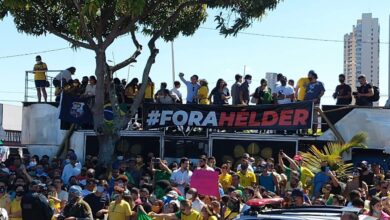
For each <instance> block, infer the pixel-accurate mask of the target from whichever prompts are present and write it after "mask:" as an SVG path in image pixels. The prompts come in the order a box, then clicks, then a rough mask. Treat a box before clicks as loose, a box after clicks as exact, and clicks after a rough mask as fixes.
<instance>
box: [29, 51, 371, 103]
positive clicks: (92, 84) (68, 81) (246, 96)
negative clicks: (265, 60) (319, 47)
mask: <svg viewBox="0 0 390 220" xmlns="http://www.w3.org/2000/svg"><path fill="white" fill-rule="evenodd" d="M36 62H37V63H36V64H35V66H34V79H35V85H36V88H37V95H38V101H39V102H40V101H41V96H43V97H44V100H45V101H47V94H46V90H45V87H47V86H48V85H50V82H47V78H46V71H47V70H48V68H47V65H46V63H44V62H42V58H41V56H37V57H36ZM75 72H76V68H75V67H70V68H68V69H66V70H63V71H61V72H60V73H59V74H58V75H56V76H55V77H54V80H53V85H54V86H55V87H56V88H58V89H57V90H56V95H59V94H60V93H61V92H62V91H65V92H68V93H70V94H73V95H78V96H84V97H94V96H95V94H96V77H95V76H90V77H88V76H84V77H83V78H82V80H81V82H80V80H79V79H72V75H73V74H74V73H75ZM179 77H180V80H181V81H182V83H183V84H184V85H185V86H186V89H187V96H186V97H182V93H181V92H180V90H179V89H180V87H181V83H180V82H179V81H175V82H174V85H173V88H172V89H168V86H167V83H166V82H162V83H161V85H160V88H159V89H156V88H155V84H154V82H153V81H152V79H151V78H150V77H149V79H148V82H147V85H146V90H145V93H144V100H143V101H144V102H146V103H160V104H174V103H187V104H203V105H209V104H214V105H227V104H230V103H231V104H232V105H249V104H251V103H252V104H256V105H261V104H286V103H291V102H295V101H313V102H314V104H315V105H319V104H320V101H321V97H322V96H323V95H324V93H325V87H324V84H323V82H320V81H318V75H317V73H316V72H315V71H313V70H310V71H309V72H308V74H307V76H305V77H302V78H300V79H299V80H298V81H297V84H296V85H294V82H295V81H294V80H293V79H288V78H287V76H285V75H283V74H281V73H279V74H277V82H276V83H275V84H274V85H268V82H267V80H266V79H261V80H260V85H259V86H257V87H256V90H255V92H254V93H251V92H250V88H249V87H250V85H251V83H252V76H251V75H249V74H247V75H245V76H242V75H240V74H236V75H235V83H234V84H233V85H232V86H231V88H230V89H229V87H228V84H227V83H226V81H225V80H224V79H222V78H221V79H218V81H217V83H216V85H215V87H213V88H209V85H208V81H207V79H199V77H198V75H192V76H191V77H190V79H189V80H187V79H186V78H185V75H184V73H180V74H179ZM358 80H359V83H360V86H359V87H357V88H356V90H354V91H352V88H351V87H350V86H349V85H347V84H346V83H345V75H343V74H340V75H339V82H340V84H339V85H338V86H337V87H336V89H335V92H334V93H333V97H334V98H335V99H336V104H337V105H349V104H351V103H352V97H354V98H355V100H356V103H355V104H356V105H359V106H372V105H373V102H374V101H373V99H375V98H373V96H374V95H375V91H374V88H373V86H372V85H371V84H370V83H369V82H367V80H366V76H365V75H360V76H359V77H358ZM113 83H114V85H115V92H116V96H117V98H118V102H119V103H126V104H132V103H133V101H134V98H135V96H136V95H137V94H138V92H139V90H140V87H141V84H140V83H139V80H138V79H137V78H133V79H132V80H131V81H130V82H129V83H127V82H126V80H125V79H122V80H120V79H119V78H114V79H113ZM230 100H231V101H230Z"/></svg>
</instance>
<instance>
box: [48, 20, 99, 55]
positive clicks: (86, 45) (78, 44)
mask: <svg viewBox="0 0 390 220" xmlns="http://www.w3.org/2000/svg"><path fill="white" fill-rule="evenodd" d="M46 19H47V23H48V26H49V27H48V29H47V30H48V31H49V32H50V33H52V34H54V35H56V36H57V37H60V38H62V39H64V40H66V41H68V42H70V43H71V44H73V45H75V46H78V47H83V48H85V49H89V50H94V49H95V48H94V47H92V46H91V45H89V44H87V43H84V42H81V41H78V40H75V39H73V38H71V37H68V36H66V35H65V34H63V33H61V32H59V31H57V30H56V29H55V28H54V27H53V25H52V24H51V20H50V17H46Z"/></svg>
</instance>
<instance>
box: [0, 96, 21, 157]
mask: <svg viewBox="0 0 390 220" xmlns="http://www.w3.org/2000/svg"><path fill="white" fill-rule="evenodd" d="M21 129H22V106H15V105H3V104H1V103H0V161H4V160H5V159H7V157H8V155H9V154H10V153H16V152H19V154H21V151H22V145H21V143H20V137H21Z"/></svg>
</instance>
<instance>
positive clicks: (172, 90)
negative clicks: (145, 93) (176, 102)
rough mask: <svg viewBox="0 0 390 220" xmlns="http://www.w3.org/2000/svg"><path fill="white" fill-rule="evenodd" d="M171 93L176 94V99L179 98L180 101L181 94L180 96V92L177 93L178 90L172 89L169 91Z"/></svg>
mask: <svg viewBox="0 0 390 220" xmlns="http://www.w3.org/2000/svg"><path fill="white" fill-rule="evenodd" d="M171 93H174V94H176V95H177V97H179V98H180V100H182V94H181V92H180V91H179V89H178V88H176V87H175V88H173V89H171Z"/></svg>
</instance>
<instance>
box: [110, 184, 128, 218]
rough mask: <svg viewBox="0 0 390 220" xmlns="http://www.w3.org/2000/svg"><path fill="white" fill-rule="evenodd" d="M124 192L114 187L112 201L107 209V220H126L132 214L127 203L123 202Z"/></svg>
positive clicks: (120, 188)
mask: <svg viewBox="0 0 390 220" xmlns="http://www.w3.org/2000/svg"><path fill="white" fill-rule="evenodd" d="M124 192H125V190H124V189H123V188H122V187H119V186H115V188H114V193H113V196H112V197H113V200H114V201H112V202H111V203H110V206H109V207H108V219H109V220H128V219H130V216H131V215H132V214H133V213H132V211H131V208H130V205H129V203H128V202H126V201H125V200H123V193H124Z"/></svg>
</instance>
